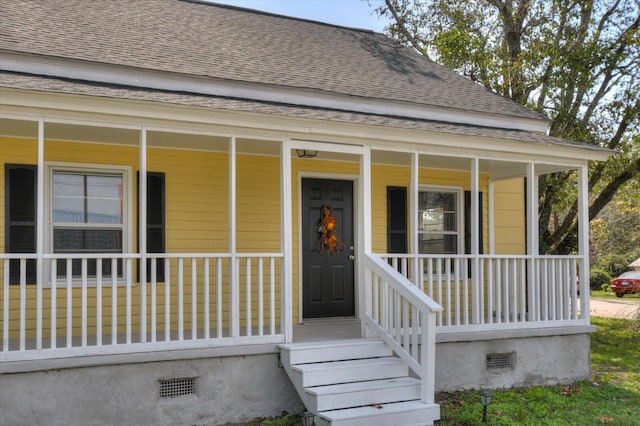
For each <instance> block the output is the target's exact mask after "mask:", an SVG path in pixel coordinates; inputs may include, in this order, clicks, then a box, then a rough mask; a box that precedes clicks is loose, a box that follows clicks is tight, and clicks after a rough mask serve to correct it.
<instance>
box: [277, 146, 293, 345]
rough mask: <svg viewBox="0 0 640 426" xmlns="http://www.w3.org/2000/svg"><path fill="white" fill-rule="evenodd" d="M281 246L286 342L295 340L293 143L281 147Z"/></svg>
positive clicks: (282, 303) (282, 326) (282, 296)
mask: <svg viewBox="0 0 640 426" xmlns="http://www.w3.org/2000/svg"><path fill="white" fill-rule="evenodd" d="M280 188H281V192H282V195H281V197H280V221H281V222H280V248H281V250H282V254H283V256H284V257H283V259H282V267H281V268H282V270H281V272H280V275H281V278H280V280H281V290H280V292H281V308H280V312H281V314H280V328H281V330H282V331H281V332H282V334H284V339H285V342H291V341H293V251H292V240H293V226H292V225H293V216H292V207H293V206H292V203H293V201H292V200H293V197H292V195H291V193H292V189H291V143H290V141H289V140H288V139H285V140H283V141H282V145H281V147H280Z"/></svg>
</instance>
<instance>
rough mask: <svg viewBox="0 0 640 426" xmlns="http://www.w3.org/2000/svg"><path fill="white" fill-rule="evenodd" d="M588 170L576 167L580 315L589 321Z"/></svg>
mask: <svg viewBox="0 0 640 426" xmlns="http://www.w3.org/2000/svg"><path fill="white" fill-rule="evenodd" d="M588 180H589V171H588V168H587V165H586V164H585V165H583V166H582V167H580V168H579V169H578V254H580V256H581V259H580V286H581V287H582V291H581V292H580V317H581V318H582V319H583V320H584V321H585V322H586V323H589V181H588Z"/></svg>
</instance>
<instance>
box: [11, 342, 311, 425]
mask: <svg viewBox="0 0 640 426" xmlns="http://www.w3.org/2000/svg"><path fill="white" fill-rule="evenodd" d="M173 378H196V381H195V383H196V392H195V394H191V395H184V396H179V397H175V398H160V396H159V389H160V383H159V380H163V379H173ZM283 410H286V411H287V412H289V413H301V412H302V411H303V410H304V407H303V405H302V402H301V401H300V399H299V398H298V395H297V394H296V392H295V389H294V388H293V385H292V384H291V382H290V381H289V379H288V377H287V375H286V373H285V371H284V369H282V368H279V367H278V356H277V354H263V355H250V356H231V357H219V358H209V359H192V360H181V361H167V362H151V363H137V364H124V365H107V366H95V367H86V368H67V369H63V370H49V371H39V372H28V373H17V374H3V375H0V425H3V426H13V425H16V426H17V425H36V424H46V425H50V426H55V425H65V426H72V425H83V426H88V425H100V426H102V425H154V426H155V425H224V424H227V423H232V422H243V421H250V420H252V419H255V418H256V417H260V416H271V415H279V414H280V413H281V412H282V411H283Z"/></svg>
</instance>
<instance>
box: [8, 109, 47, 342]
mask: <svg viewBox="0 0 640 426" xmlns="http://www.w3.org/2000/svg"><path fill="white" fill-rule="evenodd" d="M44 174H45V170H44V118H43V117H40V119H39V120H38V183H37V194H36V197H37V205H38V208H37V209H36V252H37V253H38V259H37V261H36V289H37V290H36V291H37V295H36V311H37V314H36V347H37V349H42V286H43V284H44V283H43V279H44V274H43V270H44V257H43V254H44ZM5 298H6V299H8V296H7V295H6V294H5ZM21 335H24V334H21ZM21 341H22V339H21ZM5 347H6V346H5ZM21 349H23V348H21Z"/></svg>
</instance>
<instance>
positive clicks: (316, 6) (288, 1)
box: [212, 0, 386, 32]
mask: <svg viewBox="0 0 640 426" xmlns="http://www.w3.org/2000/svg"><path fill="white" fill-rule="evenodd" d="M212 1H213V2H215V3H224V4H230V5H233V6H239V7H246V8H249V9H258V10H262V11H265V12H271V13H276V14H279V15H287V16H295V17H298V18H304V19H311V20H314V21H321V22H327V23H330V24H336V25H342V26H345V27H354V28H364V29H368V30H373V31H376V32H382V30H383V29H384V27H385V25H386V20H383V19H381V18H379V17H378V15H377V14H376V13H375V12H373V10H374V9H375V8H376V7H377V6H379V5H381V4H383V3H384V0H212Z"/></svg>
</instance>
